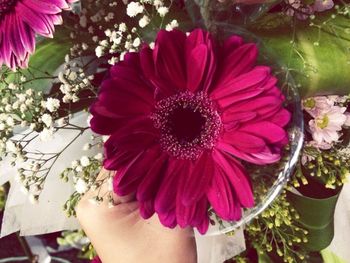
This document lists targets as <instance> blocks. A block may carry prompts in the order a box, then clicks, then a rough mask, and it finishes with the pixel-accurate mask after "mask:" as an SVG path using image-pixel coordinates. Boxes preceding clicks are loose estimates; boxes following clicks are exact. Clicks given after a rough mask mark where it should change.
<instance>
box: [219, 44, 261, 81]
mask: <svg viewBox="0 0 350 263" xmlns="http://www.w3.org/2000/svg"><path fill="white" fill-rule="evenodd" d="M257 56H258V48H257V47H256V45H255V44H251V43H249V44H244V45H241V46H240V47H238V48H237V49H235V50H234V51H233V52H232V53H231V54H228V55H227V56H226V57H225V59H224V61H223V67H222V71H221V72H220V77H219V82H218V85H224V84H225V83H227V82H228V81H230V80H232V78H235V77H236V76H239V75H240V74H243V73H247V72H248V71H250V70H252V69H253V67H254V66H255V62H256V58H257Z"/></svg>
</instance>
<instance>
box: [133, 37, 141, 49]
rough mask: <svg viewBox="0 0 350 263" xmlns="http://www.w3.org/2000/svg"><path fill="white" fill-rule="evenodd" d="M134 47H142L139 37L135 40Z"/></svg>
mask: <svg viewBox="0 0 350 263" xmlns="http://www.w3.org/2000/svg"><path fill="white" fill-rule="evenodd" d="M132 45H133V46H134V47H139V46H140V45H141V39H140V38H139V37H137V38H135V39H134V42H133V43H132Z"/></svg>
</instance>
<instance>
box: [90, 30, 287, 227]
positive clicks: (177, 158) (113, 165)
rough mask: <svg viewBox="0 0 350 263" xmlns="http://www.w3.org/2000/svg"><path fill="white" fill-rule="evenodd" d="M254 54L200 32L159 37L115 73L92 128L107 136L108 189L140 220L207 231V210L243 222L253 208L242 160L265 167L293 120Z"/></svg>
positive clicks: (234, 41)
mask: <svg viewBox="0 0 350 263" xmlns="http://www.w3.org/2000/svg"><path fill="white" fill-rule="evenodd" d="M257 55H258V49H257V47H256V45H255V44H253V43H244V42H243V40H242V38H240V37H238V36H232V37H230V38H228V39H227V40H226V41H225V42H224V43H223V44H221V45H220V44H219V43H217V42H215V41H214V40H213V39H212V36H211V35H210V34H209V33H207V32H205V31H202V30H199V29H198V30H195V31H193V32H192V33H191V34H189V35H188V36H186V34H185V33H183V32H180V31H175V30H174V31H171V32H167V31H163V30H162V31H160V32H159V33H158V36H157V40H156V43H155V47H154V49H153V50H152V49H151V48H149V47H148V46H144V47H143V48H142V50H141V51H140V52H139V53H128V54H127V55H126V56H125V60H124V61H122V62H120V63H118V64H116V65H115V66H113V67H112V68H111V70H110V74H109V77H108V78H107V79H106V80H105V81H104V82H103V83H102V86H101V89H100V94H99V96H98V100H97V101H96V102H95V103H94V105H93V106H92V107H91V113H92V115H93V118H92V120H91V128H92V130H94V131H95V132H97V133H99V134H104V135H110V138H109V139H108V141H107V142H106V143H105V154H106V159H105V160H104V167H105V168H106V169H108V170H117V171H118V172H117V173H116V176H115V179H114V190H115V192H116V193H117V194H118V195H122V196H123V195H128V194H132V193H135V194H136V198H137V200H138V201H139V203H140V212H141V215H142V216H143V217H144V218H149V217H151V216H152V215H153V214H154V213H157V214H158V216H159V219H160V221H161V222H162V224H163V225H165V226H168V227H175V226H176V225H180V226H181V227H186V226H192V227H197V228H198V230H199V231H200V232H201V233H205V232H206V231H207V229H208V224H209V216H208V208H209V205H211V207H212V208H213V210H214V211H215V212H216V214H217V215H218V216H220V217H221V218H222V219H224V220H228V221H233V220H239V219H240V218H241V215H242V209H241V208H242V207H252V206H253V205H254V199H253V193H252V188H251V184H250V182H249V179H248V175H247V172H246V171H245V168H244V166H243V164H242V161H246V162H250V163H254V164H261V165H265V164H270V163H274V162H277V161H278V160H279V159H280V158H281V148H282V147H283V146H284V145H285V144H286V143H287V142H288V139H287V132H286V131H285V129H284V128H283V127H285V126H286V125H287V124H288V122H289V119H290V113H289V112H288V111H287V110H285V109H284V108H283V106H282V104H283V102H284V96H283V95H282V94H281V92H280V90H279V89H278V88H277V87H276V83H277V79H276V78H275V77H273V76H272V75H271V72H270V68H269V67H266V66H256V59H257Z"/></svg>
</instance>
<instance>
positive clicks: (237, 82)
mask: <svg viewBox="0 0 350 263" xmlns="http://www.w3.org/2000/svg"><path fill="white" fill-rule="evenodd" d="M269 77H270V69H269V68H268V67H261V66H260V67H255V68H254V69H253V70H251V71H249V72H247V73H244V74H242V75H239V76H238V77H236V78H230V79H229V80H228V81H226V82H223V83H218V86H217V87H216V88H215V89H214V90H213V92H212V94H211V98H213V99H215V100H218V103H220V100H219V99H220V98H224V97H225V96H228V95H230V94H231V93H233V92H241V91H243V90H245V89H247V88H250V87H252V86H255V85H258V84H260V83H261V82H262V81H264V80H266V79H267V78H269Z"/></svg>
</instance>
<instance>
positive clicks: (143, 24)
mask: <svg viewBox="0 0 350 263" xmlns="http://www.w3.org/2000/svg"><path fill="white" fill-rule="evenodd" d="M150 22H151V20H150V18H149V17H148V16H146V15H144V16H143V17H142V18H141V19H140V20H139V26H140V27H141V28H144V27H146V26H147V25H148V24H149V23H150Z"/></svg>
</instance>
